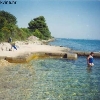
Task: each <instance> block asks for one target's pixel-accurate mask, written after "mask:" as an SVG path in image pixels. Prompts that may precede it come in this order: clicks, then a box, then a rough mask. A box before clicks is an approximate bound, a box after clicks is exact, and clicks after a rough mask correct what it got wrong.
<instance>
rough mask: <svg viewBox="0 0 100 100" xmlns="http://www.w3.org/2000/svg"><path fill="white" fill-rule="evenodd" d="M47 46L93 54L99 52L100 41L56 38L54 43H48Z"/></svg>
mask: <svg viewBox="0 0 100 100" xmlns="http://www.w3.org/2000/svg"><path fill="white" fill-rule="evenodd" d="M49 44H51V45H57V46H64V47H69V48H71V49H73V50H81V51H93V52H98V51H100V40H83V39H65V38H56V39H55V41H53V42H50V43H49Z"/></svg>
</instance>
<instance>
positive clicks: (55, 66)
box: [31, 57, 100, 100]
mask: <svg viewBox="0 0 100 100" xmlns="http://www.w3.org/2000/svg"><path fill="white" fill-rule="evenodd" d="M98 62H100V60H99V59H96V61H95V64H96V66H94V67H92V69H88V68H87V66H86V58H85V57H80V58H79V59H78V60H76V61H73V60H72V61H71V60H66V59H43V60H38V61H37V60H36V61H31V64H33V65H34V64H35V66H34V69H35V71H36V74H35V82H34V83H33V85H34V89H33V92H34V96H33V99H34V100H100V65H99V63H98Z"/></svg>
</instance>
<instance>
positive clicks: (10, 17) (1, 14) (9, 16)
mask: <svg viewBox="0 0 100 100" xmlns="http://www.w3.org/2000/svg"><path fill="white" fill-rule="evenodd" d="M0 17H3V18H5V19H6V21H7V23H11V24H13V25H15V24H16V23H17V20H16V17H15V16H14V15H12V14H10V13H8V12H6V11H0ZM0 24H1V23H0Z"/></svg>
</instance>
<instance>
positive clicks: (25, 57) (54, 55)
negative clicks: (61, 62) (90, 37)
mask: <svg viewBox="0 0 100 100" xmlns="http://www.w3.org/2000/svg"><path fill="white" fill-rule="evenodd" d="M41 58H65V59H72V60H76V59H77V54H74V53H69V52H66V53H65V52H59V53H51V52H45V53H44V52H35V53H31V54H24V55H21V56H17V57H5V58H4V59H5V60H7V61H8V62H10V63H27V62H29V61H31V60H32V59H41Z"/></svg>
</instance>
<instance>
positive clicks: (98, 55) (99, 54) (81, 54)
mask: <svg viewBox="0 0 100 100" xmlns="http://www.w3.org/2000/svg"><path fill="white" fill-rule="evenodd" d="M71 52H72V53H75V54H77V55H78V56H88V55H89V54H90V53H91V52H85V51H74V50H73V51H71ZM94 57H96V58H100V52H94Z"/></svg>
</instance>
